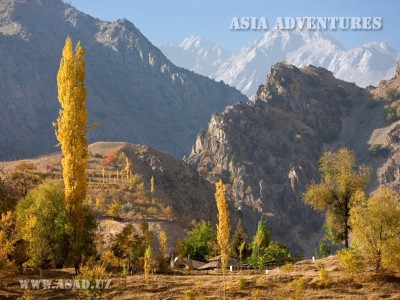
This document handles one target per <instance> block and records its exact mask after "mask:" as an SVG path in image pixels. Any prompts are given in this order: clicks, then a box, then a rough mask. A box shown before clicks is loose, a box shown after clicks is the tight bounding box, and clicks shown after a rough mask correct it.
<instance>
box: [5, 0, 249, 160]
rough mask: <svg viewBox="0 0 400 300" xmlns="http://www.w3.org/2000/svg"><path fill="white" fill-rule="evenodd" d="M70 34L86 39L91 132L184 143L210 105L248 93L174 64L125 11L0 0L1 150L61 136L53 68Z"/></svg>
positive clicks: (167, 144) (179, 149)
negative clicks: (111, 18)
mask: <svg viewBox="0 0 400 300" xmlns="http://www.w3.org/2000/svg"><path fill="white" fill-rule="evenodd" d="M67 35H70V36H71V37H72V38H73V41H74V42H75V43H76V42H78V40H80V41H81V43H82V44H83V46H84V47H85V48H86V61H87V80H86V83H87V88H88V101H87V106H88V111H89V118H90V122H91V123H95V122H97V123H98V126H96V127H95V128H94V129H93V130H92V131H91V132H90V134H89V140H90V141H91V142H93V141H98V140H108V141H127V142H133V143H141V144H147V145H150V146H152V147H155V148H157V149H159V150H162V151H165V152H168V153H170V154H173V155H175V156H179V157H181V156H183V154H187V153H189V152H190V147H191V145H192V143H193V141H194V140H195V138H196V135H197V133H198V132H199V130H200V129H201V128H204V127H205V126H206V125H207V122H208V121H209V119H210V117H211V115H212V113H215V112H219V111H223V110H224V108H225V107H226V105H228V104H232V103H235V102H236V101H238V100H242V101H245V100H247V98H246V97H245V96H243V95H242V94H241V93H239V92H238V91H237V90H235V89H234V88H231V87H229V86H227V85H226V84H224V83H222V82H219V83H217V82H215V81H212V80H210V79H209V78H206V77H204V76H200V75H197V74H195V73H192V72H190V71H188V70H185V69H182V68H178V67H176V66H175V65H173V64H172V63H171V62H170V61H169V60H168V59H167V58H166V57H165V56H164V55H163V54H162V53H161V51H160V50H159V49H157V48H156V47H154V46H153V45H152V44H151V43H150V42H149V41H148V40H147V39H146V37H145V36H143V35H142V33H141V32H140V31H139V30H138V29H137V28H136V27H135V26H134V25H133V24H132V23H130V22H129V21H127V20H125V19H122V20H118V21H116V22H103V21H100V20H98V19H95V18H92V17H91V16H88V15H85V14H83V13H81V12H80V11H78V10H77V9H75V8H73V7H72V6H70V5H68V4H65V3H63V2H62V1H61V0H13V1H11V0H0V69H1V74H0V107H1V108H0V159H2V160H4V159H15V158H19V157H26V156H35V155H39V154H45V153H50V152H53V151H54V150H55V148H54V145H55V144H57V142H56V139H55V137H54V128H53V126H52V122H54V121H55V120H56V119H57V116H58V110H59V108H60V104H59V103H58V101H57V82H56V75H57V70H58V67H59V63H60V58H61V50H62V48H63V46H64V43H65V39H66V37H67Z"/></svg>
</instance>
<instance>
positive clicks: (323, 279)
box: [317, 267, 332, 289]
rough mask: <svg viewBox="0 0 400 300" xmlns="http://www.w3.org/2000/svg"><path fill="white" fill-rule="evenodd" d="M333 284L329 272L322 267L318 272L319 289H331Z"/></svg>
mask: <svg viewBox="0 0 400 300" xmlns="http://www.w3.org/2000/svg"><path fill="white" fill-rule="evenodd" d="M331 284H332V279H331V277H330V276H329V273H328V271H326V269H325V268H324V267H320V268H319V270H318V281H317V286H318V287H319V288H322V289H323V288H327V287H330V286H331Z"/></svg>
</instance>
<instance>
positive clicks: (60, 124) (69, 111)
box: [54, 37, 88, 268]
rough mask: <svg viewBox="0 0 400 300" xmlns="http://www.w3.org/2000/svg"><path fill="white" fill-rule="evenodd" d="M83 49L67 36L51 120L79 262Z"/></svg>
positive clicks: (84, 162) (82, 185)
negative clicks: (56, 108)
mask: <svg viewBox="0 0 400 300" xmlns="http://www.w3.org/2000/svg"><path fill="white" fill-rule="evenodd" d="M84 57H85V50H84V49H83V48H82V46H81V44H80V43H78V44H77V46H76V49H75V52H74V51H73V46H72V39H71V38H70V37H68V38H67V40H66V42H65V46H64V49H63V52H62V58H61V62H60V69H59V71H58V75H57V85H58V100H59V101H60V103H61V110H60V116H59V118H58V119H57V122H56V123H55V124H54V126H55V127H56V137H57V139H58V141H59V142H60V146H61V150H62V154H63V158H62V167H63V178H64V184H65V206H66V210H67V213H68V215H69V218H70V222H69V226H68V230H69V231H70V232H71V236H72V241H71V245H70V246H71V247H72V249H71V250H72V255H73V260H74V264H75V267H76V268H77V265H78V266H79V263H80V260H81V251H82V247H83V240H84V238H83V221H84V212H83V205H82V204H83V201H84V199H85V198H86V190H87V178H86V167H87V159H88V146H87V140H86V134H87V132H88V126H87V121H88V114H87V110H86V87H85V72H86V66H85V60H84Z"/></svg>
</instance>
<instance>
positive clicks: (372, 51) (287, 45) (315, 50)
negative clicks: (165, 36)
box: [159, 30, 400, 97]
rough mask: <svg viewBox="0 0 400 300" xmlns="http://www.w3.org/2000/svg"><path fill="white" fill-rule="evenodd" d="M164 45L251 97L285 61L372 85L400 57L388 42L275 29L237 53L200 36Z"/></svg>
mask: <svg viewBox="0 0 400 300" xmlns="http://www.w3.org/2000/svg"><path fill="white" fill-rule="evenodd" d="M159 48H160V49H161V51H163V53H164V54H165V55H166V56H167V57H168V58H169V59H171V61H172V62H174V63H175V64H176V65H178V66H181V67H184V68H187V69H189V70H192V71H194V72H197V73H199V74H202V75H205V76H209V77H211V78H215V79H216V80H217V81H219V80H223V81H224V82H225V83H228V84H229V85H231V86H234V87H236V88H238V89H239V90H241V91H242V92H243V93H244V94H246V95H247V96H249V97H252V96H254V95H255V93H256V91H257V89H258V87H259V86H260V85H261V84H263V83H264V82H265V79H266V76H267V74H268V72H269V70H270V67H271V66H272V65H273V64H275V63H277V62H280V61H282V60H286V61H287V62H289V63H291V64H294V65H296V66H298V67H303V66H308V65H310V64H311V65H315V66H318V67H323V68H326V69H328V70H329V71H332V72H333V74H334V75H335V76H336V77H337V78H340V79H342V80H346V81H349V82H355V83H356V84H357V85H359V86H362V87H366V86H368V85H376V84H377V83H378V82H379V81H380V80H381V79H389V78H391V77H392V76H393V75H394V72H395V65H396V61H397V59H399V58H400V53H399V52H398V51H396V50H394V49H392V48H390V47H389V46H388V45H387V44H386V43H383V42H371V43H368V44H365V45H362V46H361V47H358V48H355V49H350V50H347V49H345V48H344V47H343V46H342V45H341V44H340V42H338V41H336V40H334V39H333V38H332V37H330V36H329V35H328V34H326V33H324V32H320V31H279V30H271V31H268V32H267V33H265V34H264V35H263V36H262V37H260V38H259V39H257V40H255V41H253V42H250V43H248V44H247V45H245V46H244V47H242V48H241V49H240V51H238V52H233V53H232V52H229V51H226V50H225V49H223V48H222V47H221V46H220V45H218V44H217V43H216V42H211V41H206V40H203V39H202V38H200V37H188V38H186V39H185V40H184V41H183V42H182V43H181V44H179V45H172V44H167V43H163V44H161V45H159Z"/></svg>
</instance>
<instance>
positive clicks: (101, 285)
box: [74, 260, 112, 299]
mask: <svg viewBox="0 0 400 300" xmlns="http://www.w3.org/2000/svg"><path fill="white" fill-rule="evenodd" d="M109 278H110V275H109V274H108V273H107V272H106V269H105V266H104V265H100V264H98V263H95V262H94V261H93V260H90V261H89V262H88V263H87V264H86V265H83V266H81V268H80V273H79V275H78V276H77V277H75V278H74V279H77V280H79V283H81V284H82V282H86V283H88V284H89V286H90V288H86V289H84V288H81V289H76V293H77V296H78V298H84V299H100V295H101V294H102V293H103V292H104V291H105V290H107V289H109V288H111V287H112V286H111V285H109V284H111V281H109V280H110V279H109Z"/></svg>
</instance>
